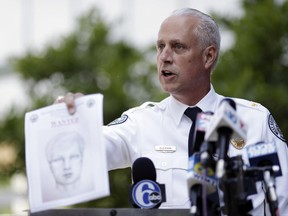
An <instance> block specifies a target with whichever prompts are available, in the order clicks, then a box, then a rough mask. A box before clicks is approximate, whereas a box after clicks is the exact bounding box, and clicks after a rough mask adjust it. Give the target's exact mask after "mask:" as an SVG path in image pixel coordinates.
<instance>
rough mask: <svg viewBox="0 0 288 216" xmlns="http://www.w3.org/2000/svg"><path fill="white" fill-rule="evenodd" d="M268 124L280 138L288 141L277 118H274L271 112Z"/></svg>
mask: <svg viewBox="0 0 288 216" xmlns="http://www.w3.org/2000/svg"><path fill="white" fill-rule="evenodd" d="M268 125H269V128H270V130H271V131H272V133H273V134H274V135H275V136H276V137H277V138H279V139H280V140H282V141H283V142H286V141H285V138H284V136H283V134H282V132H281V130H280V128H279V127H278V125H277V123H276V121H275V119H274V118H273V116H272V115H271V114H270V115H269V117H268Z"/></svg>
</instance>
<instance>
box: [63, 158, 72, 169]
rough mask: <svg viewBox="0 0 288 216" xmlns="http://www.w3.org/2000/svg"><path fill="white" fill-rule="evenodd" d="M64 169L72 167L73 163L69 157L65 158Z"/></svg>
mask: <svg viewBox="0 0 288 216" xmlns="http://www.w3.org/2000/svg"><path fill="white" fill-rule="evenodd" d="M63 165H64V170H69V169H70V168H71V163H70V160H69V159H64V161H63Z"/></svg>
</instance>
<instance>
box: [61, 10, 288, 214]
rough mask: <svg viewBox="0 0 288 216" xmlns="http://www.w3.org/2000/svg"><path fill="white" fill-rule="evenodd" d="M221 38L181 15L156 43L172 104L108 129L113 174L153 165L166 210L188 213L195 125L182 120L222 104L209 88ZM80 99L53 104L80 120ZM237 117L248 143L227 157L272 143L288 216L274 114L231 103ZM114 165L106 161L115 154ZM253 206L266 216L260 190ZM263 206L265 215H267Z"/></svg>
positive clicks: (208, 24)
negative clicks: (141, 161) (147, 162)
mask: <svg viewBox="0 0 288 216" xmlns="http://www.w3.org/2000/svg"><path fill="white" fill-rule="evenodd" d="M219 49H220V33H219V29H218V26H217V24H216V23H215V22H214V20H213V19H212V18H211V17H210V16H208V15H206V14H204V13H202V12H200V11H198V10H195V9H188V8H186V9H180V10H176V11H174V12H173V13H172V15H171V16H169V17H168V18H166V19H165V20H164V21H163V23H162V24H161V26H160V30H159V33H158V40H157V68H158V78H159V81H160V83H161V86H162V88H163V90H164V91H166V92H168V93H170V96H169V97H167V98H166V99H164V100H162V101H161V102H158V103H152V102H146V103H144V104H143V105H141V106H139V107H136V108H132V109H130V110H128V111H126V112H124V113H123V115H122V116H121V117H120V118H119V119H116V120H115V121H113V122H111V123H110V124H109V125H107V126H104V130H103V131H104V137H105V145H106V149H107V156H108V157H107V158H108V167H109V169H110V170H112V169H117V168H123V167H129V166H131V165H132V164H133V162H134V161H135V160H136V159H137V158H139V157H148V158H150V159H151V160H152V161H153V163H154V165H155V167H156V170H157V181H158V182H159V183H162V184H165V185H166V196H167V197H166V198H167V202H165V203H162V205H161V208H175V209H176V208H189V207H190V200H189V194H188V190H187V168H188V163H187V161H188V159H187V157H188V156H187V151H188V144H187V143H188V134H189V130H190V126H191V120H190V118H188V117H187V116H186V115H185V114H184V112H185V110H186V109H187V108H188V107H195V106H197V107H199V108H200V109H201V110H202V111H204V112H205V111H212V112H215V111H216V110H217V107H218V106H219V103H220V101H221V100H222V99H223V98H224V97H223V96H221V95H219V94H217V93H216V92H215V91H214V88H213V86H212V84H211V73H212V71H213V69H214V67H215V65H216V63H217V60H218V56H219ZM80 96H82V94H79V93H77V94H72V93H68V94H67V95H66V96H65V97H61V98H58V99H57V100H56V102H65V103H66V104H67V107H68V110H69V112H70V113H73V112H75V106H74V100H75V98H77V97H80ZM234 100H235V102H236V106H237V113H238V114H239V116H241V117H242V119H243V120H244V121H245V123H246V124H247V125H248V134H247V140H245V142H243V141H242V142H237V141H231V145H230V146H229V151H228V155H229V156H231V157H232V156H235V155H241V154H243V153H244V150H245V147H246V146H249V145H253V144H255V143H257V142H260V141H264V142H268V141H275V142H276V145H277V148H278V154H279V159H280V165H281V169H282V176H281V177H278V178H276V185H277V195H278V200H279V207H280V215H281V214H285V213H286V214H287V213H288V193H287V191H288V183H287V182H288V171H287V165H288V157H287V156H288V150H287V145H286V143H285V140H284V138H283V136H282V134H281V132H280V130H279V129H278V127H277V124H276V122H275V120H274V119H273V117H272V115H271V114H270V112H269V111H268V110H267V109H266V108H265V107H263V106H262V105H260V104H258V103H254V102H250V101H247V100H243V99H237V98H234ZM115 152H116V154H117V157H109V155H111V154H115ZM249 198H251V199H252V201H253V208H254V209H253V210H252V211H251V213H252V214H253V215H264V214H265V212H266V215H269V209H268V207H267V206H268V204H267V201H265V194H264V190H263V188H262V187H261V184H258V185H257V194H255V195H251V196H250V197H249ZM265 206H266V208H265Z"/></svg>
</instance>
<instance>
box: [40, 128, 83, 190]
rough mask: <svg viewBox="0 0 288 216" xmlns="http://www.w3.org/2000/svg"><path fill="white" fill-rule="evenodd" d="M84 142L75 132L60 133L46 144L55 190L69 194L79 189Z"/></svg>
mask: <svg viewBox="0 0 288 216" xmlns="http://www.w3.org/2000/svg"><path fill="white" fill-rule="evenodd" d="M83 152H84V140H83V138H82V137H81V136H80V135H79V134H78V133H77V132H74V131H72V132H62V133H59V134H57V135H56V136H55V137H53V138H52V139H51V140H50V141H49V142H48V144H47V147H46V157H47V160H48V163H49V167H50V169H51V172H52V174H53V177H54V179H55V183H56V188H57V189H58V190H59V191H61V192H62V193H63V192H64V193H66V192H67V193H71V192H73V191H75V189H77V188H78V187H79V182H80V178H81V172H82V163H83Z"/></svg>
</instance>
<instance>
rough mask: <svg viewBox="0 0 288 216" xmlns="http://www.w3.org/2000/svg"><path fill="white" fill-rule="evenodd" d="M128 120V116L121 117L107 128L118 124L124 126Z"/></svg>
mask: <svg viewBox="0 0 288 216" xmlns="http://www.w3.org/2000/svg"><path fill="white" fill-rule="evenodd" d="M127 119H128V116H127V115H125V114H124V115H122V116H121V117H119V118H117V119H115V120H114V121H112V122H110V123H109V124H108V125H107V126H112V125H117V124H122V123H124V122H125V121H126V120H127Z"/></svg>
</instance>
